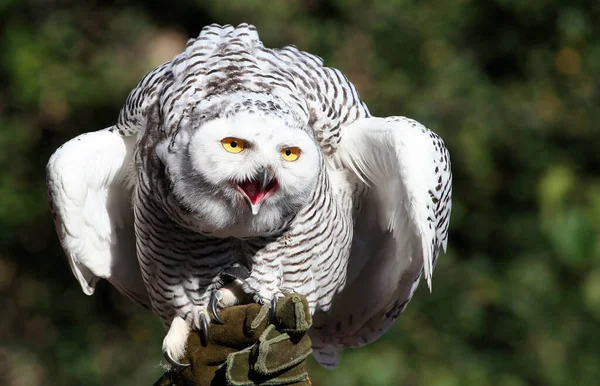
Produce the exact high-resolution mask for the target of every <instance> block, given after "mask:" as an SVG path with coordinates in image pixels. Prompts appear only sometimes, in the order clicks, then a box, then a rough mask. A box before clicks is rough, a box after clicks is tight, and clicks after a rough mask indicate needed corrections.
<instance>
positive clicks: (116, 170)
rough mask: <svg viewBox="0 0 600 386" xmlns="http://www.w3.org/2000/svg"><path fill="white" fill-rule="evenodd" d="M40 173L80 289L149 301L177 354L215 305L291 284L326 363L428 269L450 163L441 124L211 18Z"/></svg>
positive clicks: (367, 337)
mask: <svg viewBox="0 0 600 386" xmlns="http://www.w3.org/2000/svg"><path fill="white" fill-rule="evenodd" d="M47 185H48V192H49V198H50V205H51V209H52V213H53V217H54V220H55V224H56V228H57V232H58V235H59V238H60V240H61V244H62V246H63V249H64V251H65V253H66V255H67V256H68V260H69V263H70V266H71V268H72V270H73V273H74V275H75V276H76V278H77V279H78V280H79V282H80V283H81V286H82V288H83V291H84V292H85V293H86V294H88V295H90V294H92V293H93V292H94V288H95V285H96V283H97V281H98V280H99V279H100V278H104V279H106V280H108V281H109V282H110V283H112V284H113V285H114V286H115V287H116V288H117V289H118V290H119V291H120V292H121V293H122V294H123V295H125V296H127V297H128V298H130V299H132V300H134V301H135V302H137V303H139V304H141V305H143V306H145V307H148V308H150V309H151V310H152V311H153V312H154V313H155V314H156V315H158V316H159V317H160V319H161V320H162V322H163V324H164V326H165V328H167V329H168V333H167V334H166V337H165V339H164V342H163V353H164V354H165V358H166V359H167V360H168V361H169V362H170V363H171V364H173V365H174V366H177V365H179V364H178V362H177V361H178V360H179V359H180V358H181V357H182V355H183V352H184V348H185V347H184V346H185V341H186V338H187V335H188V333H189V331H190V329H197V330H199V331H200V332H201V333H202V334H201V336H203V337H204V341H206V334H207V329H208V325H209V324H210V323H219V322H221V320H220V318H219V315H218V312H219V311H218V310H219V308H222V307H226V306H230V305H233V304H237V303H240V302H247V301H256V302H259V303H269V302H271V303H276V300H277V299H278V298H279V297H281V296H282V294H283V293H284V292H286V291H294V292H297V293H300V294H302V295H304V296H306V298H307V300H308V303H309V307H310V311H311V313H312V314H313V321H314V325H313V327H312V329H311V331H310V335H311V338H312V341H313V353H314V355H315V357H316V359H317V360H318V361H319V362H320V363H321V364H322V365H324V366H326V367H334V366H335V364H336V357H337V352H338V351H339V350H341V349H344V348H346V347H359V346H362V345H365V344H368V343H370V342H372V341H374V340H376V339H378V338H379V337H380V336H381V335H382V334H384V333H385V331H387V330H388V329H389V328H390V326H391V325H392V324H393V322H394V320H395V319H396V318H397V317H398V315H399V314H400V313H401V312H402V311H403V310H404V308H405V307H406V305H407V303H408V301H409V300H410V299H411V297H412V296H413V294H414V292H415V290H416V288H417V285H418V283H419V281H420V278H421V276H422V275H423V276H424V278H425V280H426V282H427V284H428V285H429V286H430V287H431V275H432V272H433V268H434V266H435V264H436V260H437V257H438V255H439V253H440V247H441V248H444V249H445V248H446V244H447V234H448V224H449V219H450V208H451V192H452V175H451V171H450V159H449V155H448V151H447V149H446V147H445V146H444V142H443V141H442V139H441V138H440V137H439V136H437V135H436V134H435V133H433V132H432V131H430V130H428V129H427V128H425V127H424V126H423V125H421V124H420V123H418V122H416V121H414V120H412V119H408V118H405V117H388V118H377V117H373V116H371V115H370V113H369V110H368V109H367V106H366V105H365V103H364V102H362V101H361V100H360V98H359V96H358V93H357V91H356V89H355V87H354V86H353V85H352V83H350V82H349V81H348V79H347V78H346V77H345V76H344V75H343V74H342V73H341V72H340V71H338V70H336V69H333V68H328V67H324V66H323V61H322V60H321V59H320V58H319V57H317V56H314V55H311V54H308V53H306V52H302V51H300V50H298V49H297V48H295V47H293V46H288V47H285V48H282V49H269V48H265V47H264V46H263V44H262V42H261V41H260V39H259V37H258V34H257V32H256V28H255V27H254V26H252V25H248V24H241V25H239V26H238V27H235V28H234V27H232V26H229V25H226V26H219V25H214V24H213V25H210V26H207V27H205V28H204V29H203V30H202V32H201V33H200V35H199V36H198V38H196V39H191V40H189V42H188V44H187V47H186V49H185V51H184V52H182V53H181V54H178V55H177V56H175V58H173V60H171V61H169V62H166V63H164V64H162V65H160V66H158V67H157V68H156V69H154V70H153V71H152V72H150V73H149V74H148V75H146V76H145V77H144V78H143V79H142V80H141V81H140V82H139V84H138V85H137V87H136V88H135V89H134V90H133V91H132V92H131V93H130V94H129V97H128V98H127V100H126V103H125V106H124V107H123V108H122V110H121V113H120V115H119V118H118V121H117V123H116V124H115V125H114V126H111V127H108V128H106V129H104V130H100V131H96V132H91V133H86V134H82V135H80V136H78V137H76V138H74V139H72V140H71V141H69V142H67V143H66V144H64V145H63V146H61V147H60V148H59V149H58V150H57V151H56V152H55V153H54V154H53V155H52V157H51V159H50V161H49V163H48V166H47ZM225 278H228V280H225Z"/></svg>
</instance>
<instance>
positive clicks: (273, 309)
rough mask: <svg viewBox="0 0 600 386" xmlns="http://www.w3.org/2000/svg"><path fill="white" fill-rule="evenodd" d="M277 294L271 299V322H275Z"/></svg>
mask: <svg viewBox="0 0 600 386" xmlns="http://www.w3.org/2000/svg"><path fill="white" fill-rule="evenodd" d="M278 301H279V300H278V298H277V296H273V298H272V299H271V309H270V310H269V324H273V323H275V311H276V310H277V302H278Z"/></svg>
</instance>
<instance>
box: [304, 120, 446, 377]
mask: <svg viewBox="0 0 600 386" xmlns="http://www.w3.org/2000/svg"><path fill="white" fill-rule="evenodd" d="M335 157H336V158H337V161H338V162H339V164H341V165H342V166H343V167H344V168H346V169H347V170H348V171H349V174H350V176H351V178H353V179H354V180H355V181H356V183H357V184H358V185H359V188H358V189H357V192H359V193H358V196H357V197H356V199H357V200H359V201H360V203H359V204H358V205H355V206H356V207H357V208H361V209H360V212H359V213H356V214H355V215H356V224H355V230H354V239H353V247H352V254H351V256H350V261H349V266H348V278H347V280H348V281H347V284H346V287H345V288H344V289H343V290H342V291H341V292H340V293H339V294H338V295H336V298H335V299H334V303H333V306H332V308H331V310H330V311H329V312H328V313H327V314H320V315H315V318H314V321H315V326H316V328H315V331H313V333H312V334H311V338H312V339H313V342H314V343H315V345H316V346H317V347H320V350H321V352H323V353H329V354H328V356H327V357H328V358H332V357H333V355H332V353H333V352H335V351H336V350H339V349H343V348H346V347H359V346H363V345H365V344H368V343H370V342H372V341H374V340H376V339H378V338H379V337H380V336H381V335H383V334H384V333H385V332H386V331H387V330H388V329H389V328H390V327H391V326H392V324H393V322H394V320H395V319H396V318H397V317H398V315H399V314H400V313H401V312H402V311H404V309H405V307H406V305H407V303H408V302H409V301H410V299H411V297H412V296H413V294H414V292H415V290H416V288H417V285H418V283H419V280H420V277H421V275H422V274H424V276H425V278H426V281H427V284H428V286H429V288H430V289H431V275H432V272H433V268H434V266H435V263H436V259H437V255H438V253H439V250H440V247H443V248H444V249H445V246H446V243H447V231H448V221H449V219H450V208H451V205H452V203H451V186H452V175H451V171H450V159H449V156H448V151H447V149H446V148H445V146H444V143H443V141H442V140H441V138H439V137H438V136H437V135H436V134H435V133H433V132H431V131H430V130H428V129H427V128H425V127H424V126H423V125H421V124H419V123H418V122H416V121H413V120H411V119H408V118H404V117H390V118H374V117H373V118H363V119H359V120H357V121H355V122H353V123H352V124H350V125H348V126H347V127H344V128H343V130H342V136H341V140H340V146H339V148H338V151H337V153H336V155H335ZM360 185H362V186H360ZM334 362H335V361H331V360H329V361H322V362H321V363H322V364H323V365H324V366H333V365H335V363H334Z"/></svg>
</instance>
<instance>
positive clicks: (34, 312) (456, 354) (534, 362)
mask: <svg viewBox="0 0 600 386" xmlns="http://www.w3.org/2000/svg"><path fill="white" fill-rule="evenodd" d="M243 21H247V22H250V23H253V24H255V25H256V26H257V28H258V31H259V33H260V36H261V37H262V39H263V42H264V43H265V45H266V46H268V47H279V46H282V45H285V44H290V43H293V44H295V45H297V46H298V47H300V48H301V49H303V50H306V51H309V52H312V53H315V54H318V55H320V56H321V57H323V58H324V59H325V61H326V64H327V65H329V66H332V67H337V68H339V69H341V70H342V71H343V72H345V73H346V74H347V76H348V77H349V78H350V79H351V80H352V81H353V82H354V83H355V85H356V86H357V88H358V90H359V91H360V94H361V96H362V98H363V99H364V100H365V101H366V102H367V103H368V105H369V107H370V109H371V111H372V112H373V113H374V114H376V115H384V116H385V115H406V116H409V117H412V118H415V119H417V120H419V121H420V122H422V123H424V124H425V125H426V126H428V127H429V128H431V129H433V130H434V131H436V132H437V133H439V134H440V135H442V137H443V138H444V139H445V141H446V144H447V146H448V147H449V148H450V153H451V156H452V168H453V172H454V207H453V212H452V222H451V228H450V243H449V249H448V253H447V254H446V255H445V256H442V258H440V260H439V264H438V267H437V269H436V272H435V274H434V280H433V293H432V294H429V293H428V291H427V290H426V288H425V286H422V287H421V288H420V289H419V291H418V292H417V294H416V296H415V298H414V299H413V301H412V302H411V303H410V305H409V307H408V309H407V311H406V312H405V313H404V314H403V315H402V316H401V317H400V318H399V319H398V321H397V322H396V324H395V326H394V328H393V329H392V330H391V331H390V332H389V333H387V334H386V335H385V336H384V337H383V338H382V339H381V340H379V341H378V342H376V343H374V344H372V345H370V346H367V347H364V348H361V349H357V350H348V351H346V352H344V353H343V356H342V360H341V364H340V366H339V368H338V369H336V370H335V371H332V372H329V371H326V370H323V369H321V368H319V367H318V366H317V365H315V364H314V362H313V363H312V367H311V374H312V378H313V381H314V384H315V385H350V386H351V385H427V386H453V385H504V386H520V385H598V384H599V382H600V381H599V379H600V333H599V332H598V331H599V329H600V238H599V237H598V235H599V234H600V172H599V170H600V127H599V124H598V122H600V110H599V108H598V107H599V106H600V103H599V102H600V33H599V32H600V31H599V30H600V3H599V2H598V1H597V0H588V1H575V0H573V1H567V0H528V1H522V0H489V1H485V0H479V1H476V0H457V1H447V0H424V1H416V0H412V1H410V0H386V1H360V0H328V1H319V0H308V1H300V0H296V1H248V0H246V1H241V0H238V1H219V0H211V1H208V0H197V1H177V2H175V1H173V2H168V1H155V2H150V1H148V2H145V1H133V2H131V1H127V2H125V1H115V0H113V1H83V2H82V1H73V0H71V1H68V0H65V1H58V0H56V1H50V0H29V1H18V0H2V1H0V166H1V168H0V384H1V385H10V386H21V385H28V386H30V385H108V384H110V385H149V384H151V383H152V382H153V381H154V380H155V379H156V378H157V377H158V376H159V374H160V373H161V370H160V368H159V367H158V363H159V361H160V360H161V354H160V345H161V341H162V337H163V331H162V328H161V326H160V323H159V322H158V320H157V319H156V318H154V317H152V316H150V315H149V314H147V313H146V312H144V311H143V310H141V309H138V308H136V307H135V306H133V305H131V304H129V303H128V302H127V301H126V300H124V299H123V298H121V296H120V295H119V294H118V293H117V292H116V291H115V290H114V289H113V288H111V287H110V286H109V285H108V284H107V283H103V284H102V285H100V287H99V289H98V291H97V293H96V294H95V295H94V296H93V297H87V296H85V295H84V294H83V293H82V292H81V290H80V287H79V285H78V283H77V282H76V280H75V279H74V278H73V277H72V274H71V271H70V269H69V267H68V265H67V263H66V258H65V257H64V256H63V254H62V251H61V250H60V246H59V243H58V238H57V237H56V235H55V233H54V229H53V226H52V223H51V218H50V215H49V211H48V205H47V201H46V196H45V187H44V166H45V163H46V162H47V160H48V158H49V156H50V154H51V153H52V152H53V151H54V150H55V149H56V148H57V147H58V146H59V145H60V144H62V143H63V142H65V141H67V140H68V139H70V138H72V137H73V136H75V135H76V134H79V133H81V132H85V131H92V130H97V129H101V128H104V127H106V126H109V125H112V124H113V123H114V122H115V121H116V118H117V114H118V112H119V109H120V107H121V106H122V104H123V102H124V100H125V98H126V96H127V94H128V92H129V91H130V90H131V89H132V88H133V87H134V86H135V85H136V83H137V81H138V80H139V79H140V78H141V77H142V76H143V75H144V74H145V73H146V72H148V71H149V70H150V69H152V68H153V67H154V66H156V65H158V64H160V63H162V62H164V61H166V60H169V59H171V58H172V57H173V55H174V54H176V53H177V52H179V51H180V50H181V49H182V47H183V46H184V44H185V42H186V40H187V39H188V38H189V37H194V36H197V34H198V33H199V31H200V29H201V28H202V27H203V26H204V25H206V24H209V23H212V22H217V23H222V24H227V23H229V24H234V25H235V24H238V23H240V22H243Z"/></svg>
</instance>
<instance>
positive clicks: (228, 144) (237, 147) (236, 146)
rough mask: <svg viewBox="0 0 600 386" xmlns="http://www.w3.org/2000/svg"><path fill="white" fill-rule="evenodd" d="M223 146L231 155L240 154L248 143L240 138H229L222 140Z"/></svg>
mask: <svg viewBox="0 0 600 386" xmlns="http://www.w3.org/2000/svg"><path fill="white" fill-rule="evenodd" d="M221 145H223V149H225V150H227V151H228V152H230V153H239V152H240V151H242V150H244V148H245V147H246V142H244V140H242V139H239V138H233V137H227V138H223V139H222V140H221Z"/></svg>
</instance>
